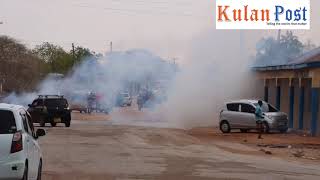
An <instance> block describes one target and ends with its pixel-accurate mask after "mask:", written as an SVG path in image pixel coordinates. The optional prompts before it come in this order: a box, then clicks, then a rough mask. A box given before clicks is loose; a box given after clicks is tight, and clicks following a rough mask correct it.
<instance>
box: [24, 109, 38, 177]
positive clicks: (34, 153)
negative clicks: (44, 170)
mask: <svg viewBox="0 0 320 180" xmlns="http://www.w3.org/2000/svg"><path fill="white" fill-rule="evenodd" d="M26 117H27V123H28V126H29V129H30V131H29V132H30V134H29V135H30V136H31V142H32V147H33V148H32V167H33V168H32V172H33V177H34V178H36V177H37V175H38V167H39V160H40V147H39V144H38V141H37V138H36V133H35V130H34V126H33V123H32V118H31V116H30V114H29V113H28V112H26Z"/></svg>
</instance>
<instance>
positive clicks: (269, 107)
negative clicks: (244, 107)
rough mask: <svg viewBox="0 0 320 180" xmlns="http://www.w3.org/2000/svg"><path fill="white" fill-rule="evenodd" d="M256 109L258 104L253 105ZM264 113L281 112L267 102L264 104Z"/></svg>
mask: <svg viewBox="0 0 320 180" xmlns="http://www.w3.org/2000/svg"><path fill="white" fill-rule="evenodd" d="M253 104H254V105H255V106H256V107H257V106H258V103H253ZM261 109H262V112H279V111H278V110H277V109H276V108H275V107H273V106H272V105H271V104H268V103H266V102H263V104H262V107H261Z"/></svg>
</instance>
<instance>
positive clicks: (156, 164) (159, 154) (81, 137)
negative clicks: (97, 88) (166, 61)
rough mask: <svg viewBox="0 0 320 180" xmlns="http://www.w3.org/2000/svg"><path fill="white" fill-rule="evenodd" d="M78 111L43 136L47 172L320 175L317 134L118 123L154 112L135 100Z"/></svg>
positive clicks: (56, 178)
mask: <svg viewBox="0 0 320 180" xmlns="http://www.w3.org/2000/svg"><path fill="white" fill-rule="evenodd" d="M145 114H147V116H145ZM72 117H73V122H72V125H71V128H65V127H63V125H61V126H60V127H56V128H50V127H48V128H46V129H47V136H45V137H43V138H41V139H40V144H41V147H42V150H43V155H44V170H43V171H44V177H43V178H44V179H45V180H47V179H48V180H51V179H53V180H60V179H66V180H73V179H74V180H76V179H77V180H78V179H80V180H82V179H83V180H91V179H92V180H93V179H98V180H99V179H172V180H177V179H186V180H188V179H200V180H201V179H254V180H256V179H320V165H319V164H320V156H319V154H320V153H319V146H320V145H319V144H320V140H319V138H311V137H303V136H297V135H293V134H268V135H264V136H263V138H264V139H263V140H259V141H258V140H257V135H256V134H255V133H246V134H242V133H232V134H222V133H220V132H219V131H218V130H217V129H215V128H194V129H192V130H180V129H170V128H154V127H150V126H139V123H138V125H130V126H129V125H123V124H121V123H120V124H118V123H116V122H117V119H118V118H120V119H122V118H124V117H130V118H131V119H129V120H128V121H133V122H144V121H145V119H146V118H147V119H148V118H150V114H148V113H147V112H138V111H136V110H133V109H132V108H121V109H118V110H116V111H114V112H113V113H112V117H111V116H110V115H105V114H92V115H87V114H80V113H73V116H72ZM151 123H157V122H152V121H151ZM257 145H260V146H257ZM269 152H271V153H269ZM297 152H299V153H298V154H299V155H297V156H295V155H294V154H296V153H297ZM298 156H299V157H298Z"/></svg>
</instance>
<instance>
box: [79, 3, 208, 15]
mask: <svg viewBox="0 0 320 180" xmlns="http://www.w3.org/2000/svg"><path fill="white" fill-rule="evenodd" d="M73 6H75V7H80V8H90V9H96V10H99V9H100V10H105V11H112V12H116V13H120V14H121V13H128V14H138V15H167V16H184V17H193V18H205V17H206V16H200V15H194V14H192V13H185V12H183V13H170V12H168V11H166V12H165V11H150V10H149V11H148V10H135V9H123V8H108V7H94V6H90V5H88V4H86V5H84V4H73ZM158 9H164V8H163V7H162V8H158Z"/></svg>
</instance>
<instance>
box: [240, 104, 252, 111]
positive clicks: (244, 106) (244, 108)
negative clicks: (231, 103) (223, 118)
mask: <svg viewBox="0 0 320 180" xmlns="http://www.w3.org/2000/svg"><path fill="white" fill-rule="evenodd" d="M241 112H244V113H254V112H255V108H254V107H253V106H251V105H250V104H241Z"/></svg>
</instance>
